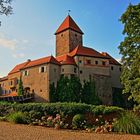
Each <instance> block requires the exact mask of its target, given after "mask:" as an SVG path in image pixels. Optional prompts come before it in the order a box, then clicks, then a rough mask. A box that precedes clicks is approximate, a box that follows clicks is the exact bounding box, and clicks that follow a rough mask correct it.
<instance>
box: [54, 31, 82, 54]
mask: <svg viewBox="0 0 140 140" xmlns="http://www.w3.org/2000/svg"><path fill="white" fill-rule="evenodd" d="M77 45H82V35H81V34H80V33H77V32H75V31H73V30H70V29H69V30H66V31H63V32H61V33H59V34H57V35H56V56H60V55H63V54H67V53H69V52H71V51H72V50H73V49H74V48H75V47H77Z"/></svg>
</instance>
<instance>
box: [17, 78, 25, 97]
mask: <svg viewBox="0 0 140 140" xmlns="http://www.w3.org/2000/svg"><path fill="white" fill-rule="evenodd" d="M23 93H24V90H23V83H22V80H21V78H20V79H19V81H18V96H20V95H23Z"/></svg>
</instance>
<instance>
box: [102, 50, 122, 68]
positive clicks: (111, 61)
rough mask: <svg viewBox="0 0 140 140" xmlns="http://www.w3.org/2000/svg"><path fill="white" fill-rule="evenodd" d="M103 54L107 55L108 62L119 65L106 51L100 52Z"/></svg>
mask: <svg viewBox="0 0 140 140" xmlns="http://www.w3.org/2000/svg"><path fill="white" fill-rule="evenodd" d="M102 54H103V55H104V56H107V57H109V64H113V65H121V64H120V63H119V62H118V61H117V60H115V59H114V58H113V57H112V56H110V55H109V54H108V53H107V52H102Z"/></svg>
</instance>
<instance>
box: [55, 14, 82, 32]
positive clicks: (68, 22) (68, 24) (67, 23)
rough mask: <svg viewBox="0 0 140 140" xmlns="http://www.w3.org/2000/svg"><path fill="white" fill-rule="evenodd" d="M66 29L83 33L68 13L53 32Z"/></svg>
mask: <svg viewBox="0 0 140 140" xmlns="http://www.w3.org/2000/svg"><path fill="white" fill-rule="evenodd" d="M66 29H71V30H74V31H77V32H78V33H81V34H83V32H82V31H81V29H80V28H79V27H78V25H77V24H76V23H75V22H74V20H73V19H72V18H71V16H69V15H68V16H67V17H66V18H65V20H64V21H63V23H62V24H61V25H60V26H59V28H58V29H57V31H56V32H55V34H58V33H60V32H62V31H64V30H66Z"/></svg>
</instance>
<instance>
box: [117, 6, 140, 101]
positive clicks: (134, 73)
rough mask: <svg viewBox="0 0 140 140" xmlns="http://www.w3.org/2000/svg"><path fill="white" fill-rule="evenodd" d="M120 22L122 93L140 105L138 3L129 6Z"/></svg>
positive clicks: (139, 26)
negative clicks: (121, 32) (122, 26)
mask: <svg viewBox="0 0 140 140" xmlns="http://www.w3.org/2000/svg"><path fill="white" fill-rule="evenodd" d="M120 21H121V22H122V23H123V24H124V30H123V34H124V35H125V38H124V41H122V42H121V43H120V46H119V49H120V53H121V54H122V64H123V65H122V75H121V81H122V84H123V86H124V90H123V93H130V96H129V99H132V98H133V99H134V101H136V102H137V103H139V104H140V3H139V4H137V5H131V4H130V5H129V6H128V8H127V9H126V11H125V12H124V13H123V15H122V16H121V19H120Z"/></svg>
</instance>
